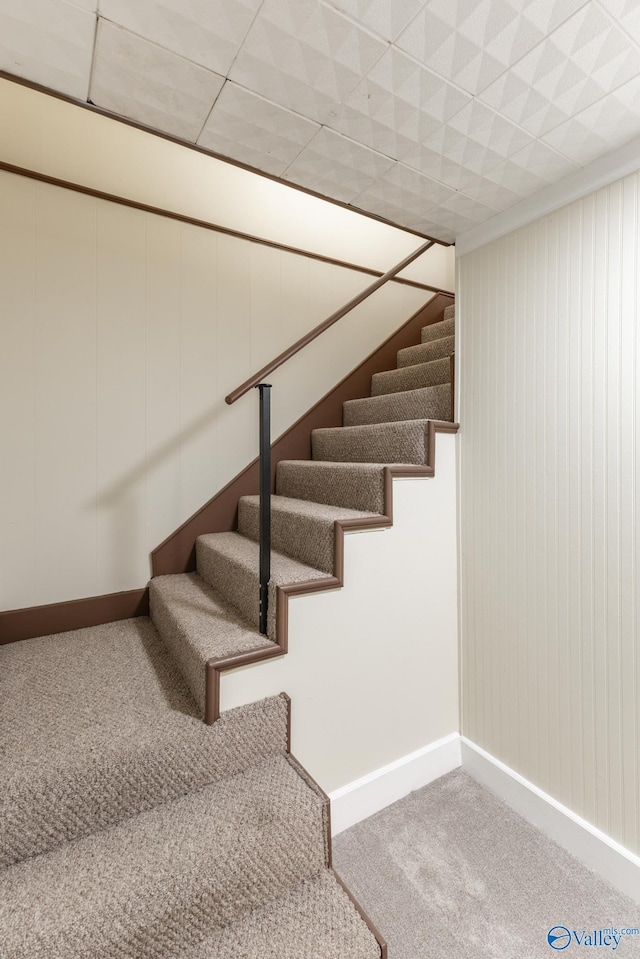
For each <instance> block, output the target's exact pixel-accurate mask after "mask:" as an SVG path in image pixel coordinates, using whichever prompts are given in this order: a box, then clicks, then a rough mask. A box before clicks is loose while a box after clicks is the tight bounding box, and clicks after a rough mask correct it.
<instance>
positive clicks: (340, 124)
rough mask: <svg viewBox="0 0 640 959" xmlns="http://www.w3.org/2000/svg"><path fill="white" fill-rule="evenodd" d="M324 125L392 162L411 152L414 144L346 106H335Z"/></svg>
mask: <svg viewBox="0 0 640 959" xmlns="http://www.w3.org/2000/svg"><path fill="white" fill-rule="evenodd" d="M326 125H327V126H328V127H331V129H332V130H337V131H338V133H344V135H345V136H348V137H350V138H351V139H352V140H357V141H358V143H364V144H365V145H366V146H368V147H371V149H372V150H376V151H377V152H378V153H384V155H385V156H388V157H391V158H392V159H394V160H400V159H402V158H403V157H404V156H405V154H406V153H408V152H409V151H411V150H413V149H414V147H415V144H414V143H413V142H412V141H411V140H408V139H407V138H406V137H404V136H402V135H401V134H399V133H398V132H397V131H396V130H394V129H392V127H390V126H388V125H387V124H386V123H382V122H381V121H379V120H377V119H374V118H373V117H370V116H367V115H366V114H364V113H360V111H359V110H354V108H353V107H351V106H349V105H348V104H345V103H343V104H341V105H340V106H336V107H335V109H334V110H332V111H331V112H330V113H329V116H328V117H327V120H326Z"/></svg>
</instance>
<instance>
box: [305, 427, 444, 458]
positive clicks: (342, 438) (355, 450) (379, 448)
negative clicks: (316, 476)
mask: <svg viewBox="0 0 640 959" xmlns="http://www.w3.org/2000/svg"><path fill="white" fill-rule="evenodd" d="M387 426H388V427H390V428H389V429H386V430H384V431H378V430H376V428H375V427H372V428H369V427H353V428H352V429H354V430H360V431H367V432H366V433H365V432H361V433H358V434H357V435H355V434H350V433H349V432H348V431H347V430H341V429H335V430H314V432H313V433H312V434H311V449H312V453H313V459H314V460H324V461H327V462H332V463H410V464H414V465H422V464H424V463H425V462H426V457H427V445H428V441H427V430H426V424H425V423H424V422H418V423H416V422H415V421H408V422H407V423H397V424H387ZM374 431H375V432H374Z"/></svg>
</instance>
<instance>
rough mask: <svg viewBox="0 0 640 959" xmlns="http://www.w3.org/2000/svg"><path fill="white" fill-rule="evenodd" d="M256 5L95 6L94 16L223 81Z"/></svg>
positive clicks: (126, 0)
mask: <svg viewBox="0 0 640 959" xmlns="http://www.w3.org/2000/svg"><path fill="white" fill-rule="evenodd" d="M261 2H262V0H189V2H188V3H185V2H184V0H134V2H133V3H132V2H131V0H100V13H101V15H102V16H103V17H104V18H105V20H112V21H113V22H114V23H118V24H120V25H121V26H123V27H126V28H127V30H130V31H131V32H132V33H136V34H137V35H138V36H140V37H146V39H147V40H153V42H154V43H157V44H158V45H159V46H161V47H165V48H166V49H167V50H171V51H172V52H173V53H178V54H180V56H182V57H185V58H186V59H187V60H193V62H194V63H198V64H200V66H203V67H207V68H208V69H209V70H214V71H215V72H216V73H221V74H223V75H226V74H227V73H228V71H229V69H230V68H231V64H232V63H233V61H234V59H235V56H236V54H237V52H238V48H239V46H240V44H241V43H242V41H243V40H244V38H245V37H246V35H247V31H248V30H249V27H250V26H251V24H252V23H253V19H254V17H255V15H256V13H257V12H258V8H259V7H260V4H261Z"/></svg>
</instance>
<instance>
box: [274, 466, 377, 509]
mask: <svg viewBox="0 0 640 959" xmlns="http://www.w3.org/2000/svg"><path fill="white" fill-rule="evenodd" d="M276 490H277V492H278V494H279V495H280V496H290V497H292V498H293V499H304V500H310V501H312V502H315V503H326V504H327V505H328V506H345V507H346V508H347V509H359V510H364V511H367V512H371V513H384V507H385V501H384V477H383V474H382V470H373V469H371V470H369V471H368V472H367V473H366V474H363V473H362V472H360V471H358V470H356V469H354V470H335V471H333V470H331V471H330V470H327V469H326V468H324V467H322V466H320V465H319V464H318V465H317V466H316V464H313V463H309V464H304V465H303V466H302V467H299V466H298V465H297V464H289V463H286V462H285V463H279V464H278V469H277V473H276Z"/></svg>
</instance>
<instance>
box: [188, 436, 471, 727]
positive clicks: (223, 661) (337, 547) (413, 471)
mask: <svg viewBox="0 0 640 959" xmlns="http://www.w3.org/2000/svg"><path fill="white" fill-rule="evenodd" d="M458 429H459V424H458V423H449V422H446V421H444V420H429V421H428V424H427V456H426V460H427V462H426V463H425V465H424V466H416V465H395V466H385V467H384V474H383V475H384V509H385V512H384V513H382V514H380V515H379V516H370V517H366V518H363V519H348V520H335V522H334V570H333V576H327V577H323V578H322V579H312V580H305V581H304V582H299V583H285V584H283V585H282V586H278V587H277V588H276V645H275V646H274V645H273V644H270V645H269V646H267V645H265V646H259V647H258V648H257V649H252V650H249V651H247V652H245V653H238V654H236V655H233V656H224V657H220V658H218V659H210V660H208V662H207V663H206V664H205V715H204V721H205V723H207V724H208V725H211V724H213V723H215V722H216V721H217V720H218V719H219V718H220V677H221V675H222V673H224V672H226V671H227V670H230V669H237V668H238V667H239V666H249V665H251V664H255V663H261V662H266V661H268V660H271V659H277V658H280V657H281V656H285V655H286V654H287V651H288V644H289V598H290V597H291V596H302V595H309V594H310V593H319V592H323V591H325V590H332V589H342V587H343V586H344V536H345V533H347V532H355V531H358V532H363V531H365V530H368V529H388V528H389V527H391V526H393V480H394V479H400V478H405V477H414V478H415V477H420V476H422V477H427V478H428V477H432V476H434V475H435V469H436V434H437V433H457V432H458Z"/></svg>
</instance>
